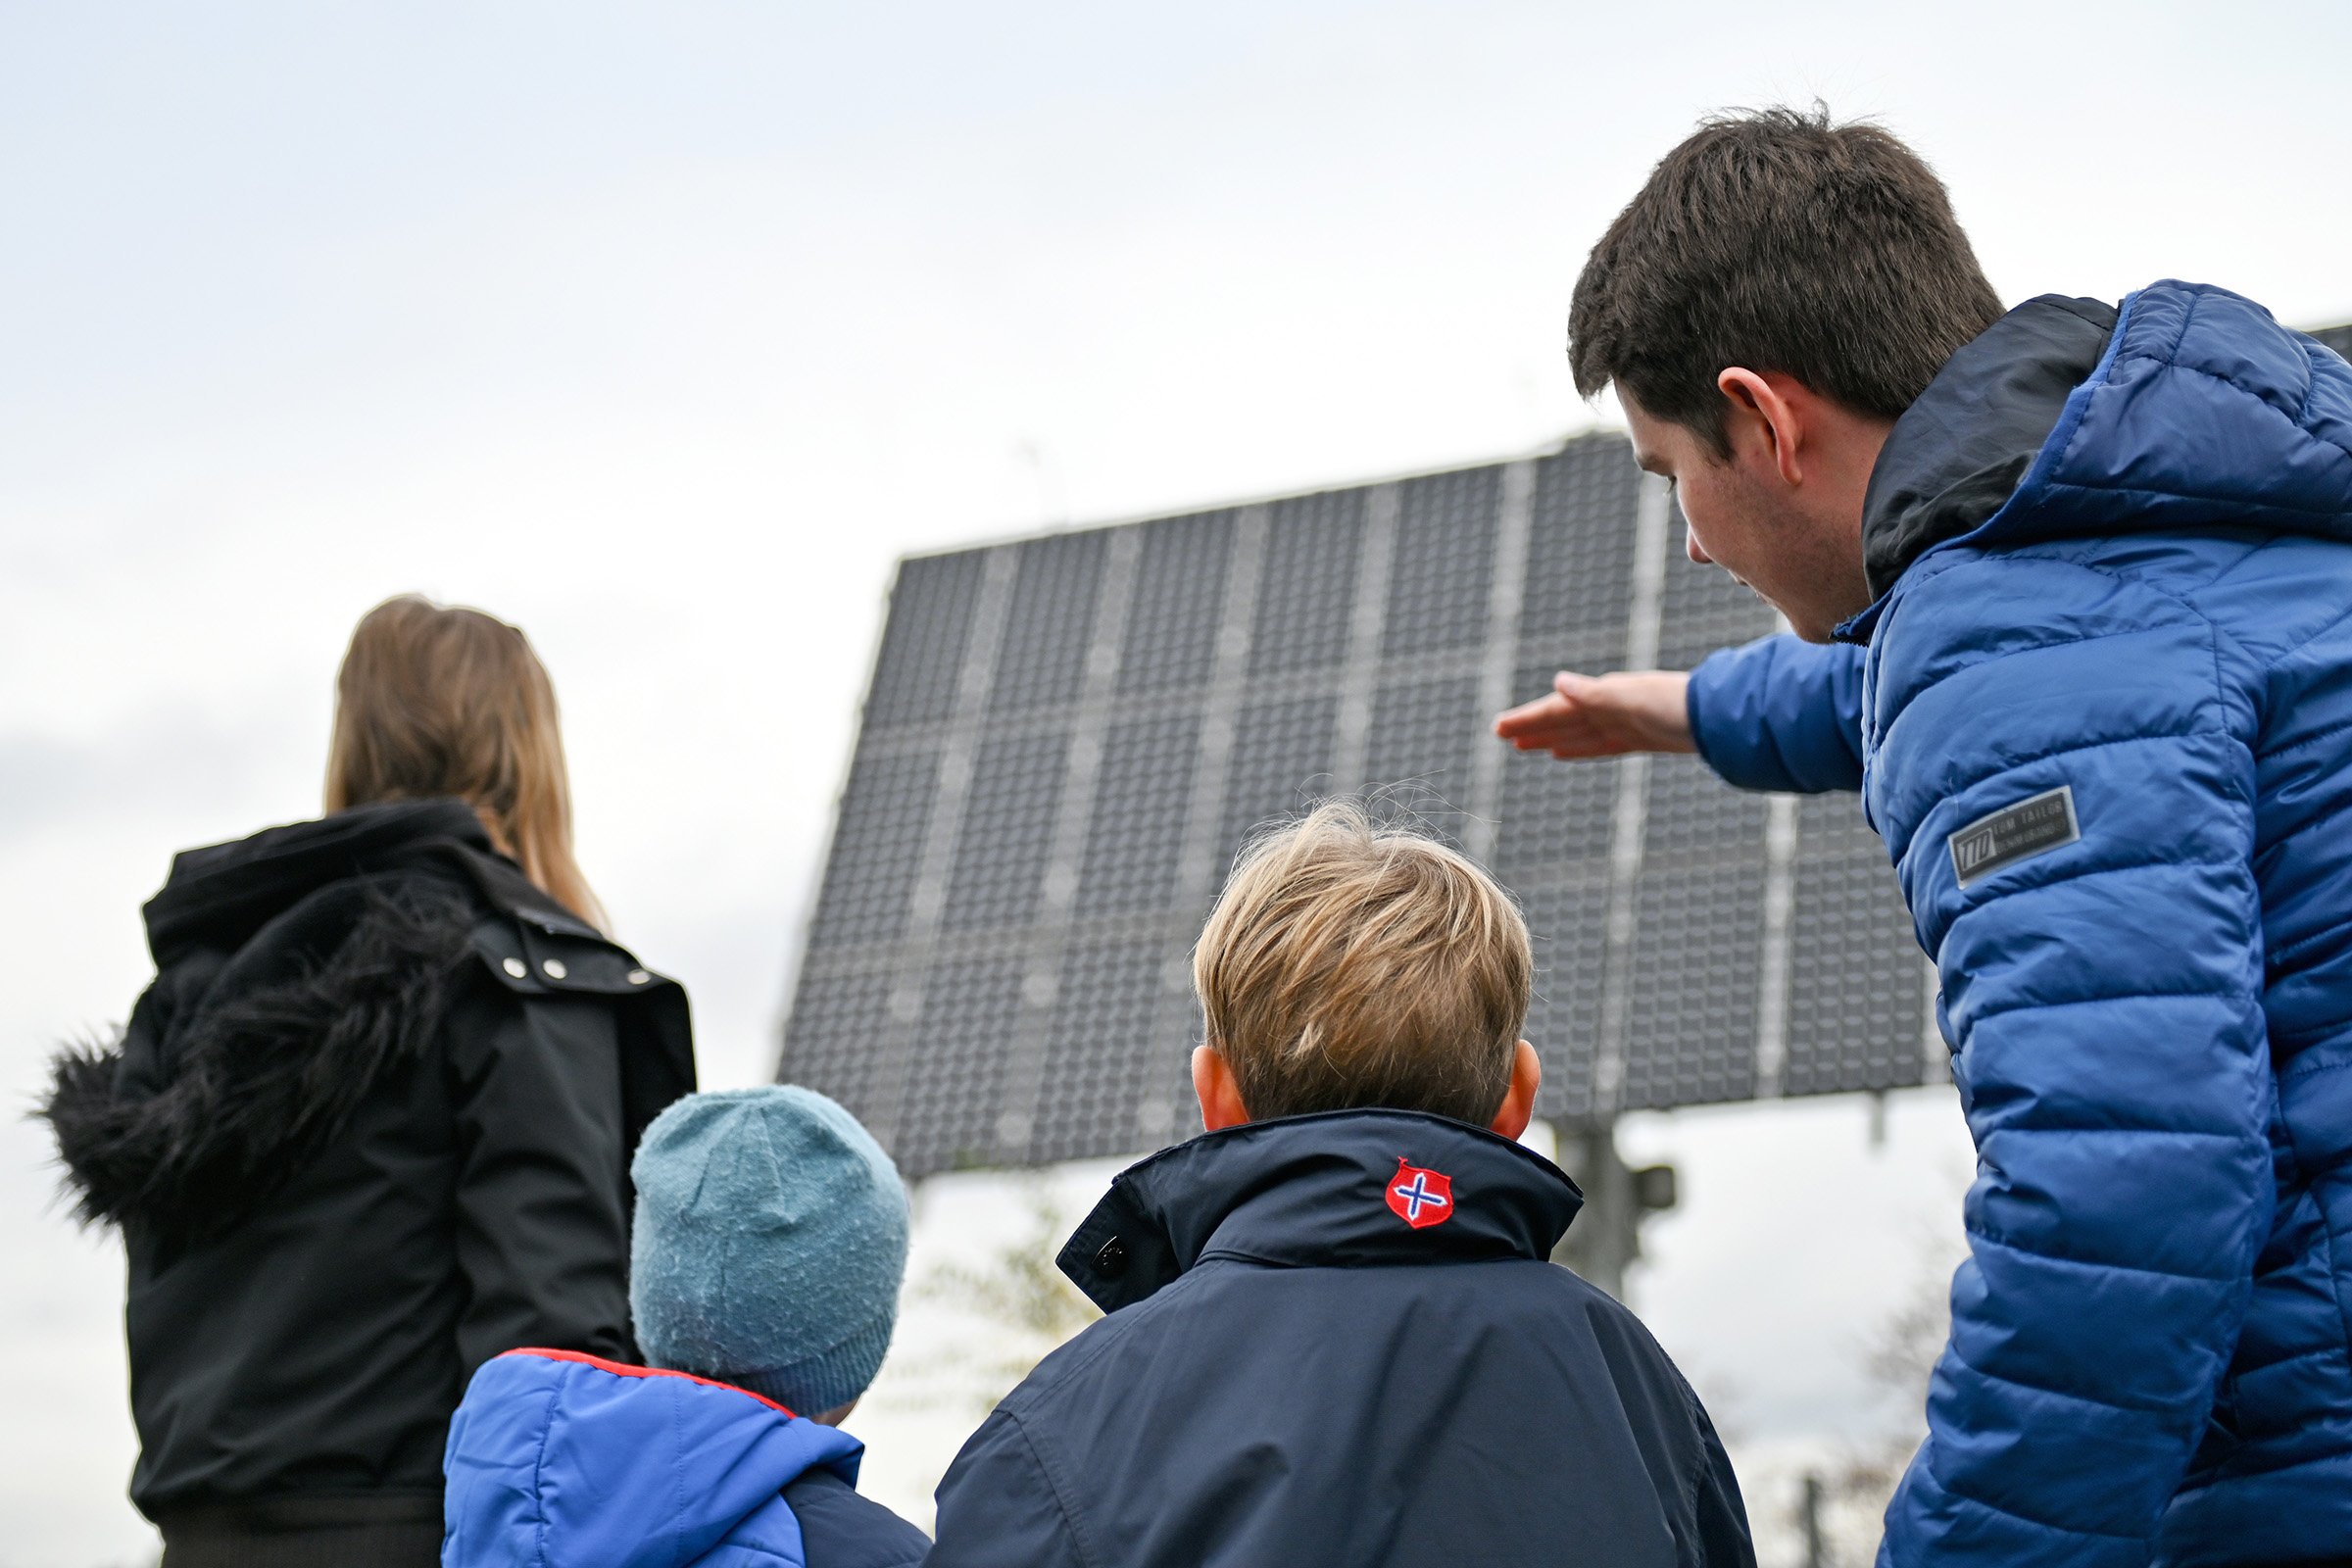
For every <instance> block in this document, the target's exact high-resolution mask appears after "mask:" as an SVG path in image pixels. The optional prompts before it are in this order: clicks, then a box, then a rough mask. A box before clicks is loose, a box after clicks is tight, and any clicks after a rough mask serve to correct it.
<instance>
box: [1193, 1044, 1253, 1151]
mask: <svg viewBox="0 0 2352 1568" xmlns="http://www.w3.org/2000/svg"><path fill="white" fill-rule="evenodd" d="M1193 1094H1194V1095H1195V1096H1196V1097H1197V1098H1198V1099H1199V1100H1200V1102H1201V1126H1202V1127H1203V1128H1205V1129H1206V1130H1207V1131H1209V1132H1212V1133H1221V1132H1223V1131H1224V1130H1225V1129H1226V1128H1228V1127H1239V1126H1240V1125H1241V1124H1242V1123H1244V1122H1246V1121H1248V1120H1249V1119H1250V1112H1249V1111H1248V1110H1247V1109H1245V1108H1244V1107H1243V1105H1242V1086H1241V1083H1240V1081H1239V1080H1238V1079H1236V1078H1235V1077H1234V1076H1233V1065H1232V1063H1230V1062H1228V1061H1227V1060H1226V1059H1225V1058H1224V1057H1223V1056H1222V1055H1220V1054H1218V1053H1217V1050H1216V1048H1215V1047H1214V1046H1195V1047H1194V1048H1193Z"/></svg>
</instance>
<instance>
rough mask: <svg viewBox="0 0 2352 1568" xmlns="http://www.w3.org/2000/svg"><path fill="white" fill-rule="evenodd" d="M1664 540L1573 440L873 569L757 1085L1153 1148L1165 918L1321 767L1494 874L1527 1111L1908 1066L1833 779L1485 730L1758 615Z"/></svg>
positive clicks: (1087, 1151) (1923, 1023)
mask: <svg viewBox="0 0 2352 1568" xmlns="http://www.w3.org/2000/svg"><path fill="white" fill-rule="evenodd" d="M1681 542H1682V540H1681V527H1680V522H1679V518H1677V517H1676V516H1675V515H1673V513H1672V510H1671V502H1670V501H1669V500H1668V498H1667V497H1666V495H1665V493H1664V491H1663V490H1662V488H1659V487H1657V486H1656V485H1655V483H1654V481H1645V480H1644V479H1643V478H1642V475H1641V474H1640V473H1639V472H1638V471H1637V470H1636V468H1635V466H1634V465H1633V462H1632V458H1631V456H1630V453H1629V450H1628V448H1627V444H1626V442H1625V440H1624V439H1623V438H1622V437H1621V436H1617V435H1613V434H1606V433H1603V434H1595V435H1591V436H1586V437H1582V438H1579V439H1577V440H1574V441H1570V442H1568V443H1567V444H1566V445H1564V446H1562V447H1560V448H1558V449H1557V450H1554V451H1551V452H1547V453H1544V454H1543V455H1540V456H1538V457H1534V458H1528V459H1521V460H1517V461H1514V462H1508V463H1498V464H1487V465H1483V466H1474V467H1466V468H1459V469H1454V470H1451V471H1448V472H1444V473H1434V474H1426V475H1421V476H1418V477H1413V478H1406V479H1400V480H1391V481H1384V482H1381V483H1377V484H1367V485H1355V486H1348V487H1345V488H1339V489H1332V490H1325V491H1319V492H1316V493H1314V494H1311V495H1302V496H1292V497H1286V498H1283V499H1280V500H1275V501H1270V502H1263V503H1256V504H1252V505H1248V506H1240V507H1229V508H1221V509H1217V510H1214V511H1207V512H1199V513H1192V514H1187V515H1178V516H1166V517H1155V518H1152V519H1149V520H1146V521H1141V522H1132V523H1124V524H1119V525H1116V526H1111V527H1102V528H1089V529H1079V530H1074V531H1070V532H1066V533H1059V534H1054V535H1051V536H1047V537H1043V538H1035V539H1029V540H1023V541H1017V542H1013V543H1007V544H999V545H990V546H985V547H981V548H977V549H971V550H962V551H956V552H953V553H950V554H945V555H933V556H921V557H915V558H911V559H909V560H907V561H906V562H903V563H902V564H900V567H899V571H898V576H897V580H896V582H895V584H894V585H893V588H892V592H891V603H890V614H889V619H888V623H887V625H886V626H885V628H884V631H883V634H882V643H881V648H880V651H879V653H878V655H877V657H876V659H875V663H874V672H873V677H872V684H871V688H870V690H869V691H868V693H867V695H866V701H865V708H864V714H863V721H862V724H861V727H860V731H859V734H858V744H857V750H856V754H855V756H854V758H853V759H852V760H851V764H850V770H849V777H848V782H847V784H846V786H845V787H844V789H843V792H842V796H841V800H840V804H839V807H838V810H837V814H836V818H835V824H834V832H833V841H832V846H831V850H830V852H829V854H828V857H827V860H826V865H825V871H824V879H823V884H822V887H821V889H820V891H819V893H818V897H817V900H816V903H815V907H814V911H813V914H812V916H811V918H810V920H809V929H808V932H807V937H806V943H805V947H804V951H803V955H802V958H801V963H800V967H799V971H798V974H799V978H798V981H797V989H796V994H795V997H794V1002H793V1007H792V1012H791V1017H790V1020H789V1022H788V1023H787V1025H786V1027H785V1033H784V1048H783V1054H782V1058H781V1062H780V1067H779V1073H780V1076H781V1077H783V1078H785V1079H788V1080H791V1081H794V1082H798V1083H805V1084H808V1085H809V1086H810V1087H812V1088H816V1089H819V1090H822V1091H824V1092H825V1093H827V1094H830V1095H832V1096H834V1097H835V1098H836V1099H838V1100H840V1101H842V1102H843V1103H845V1104H847V1105H848V1106H849V1107H850V1108H851V1109H852V1110H853V1111H855V1112H857V1113H858V1115H859V1116H860V1117H861V1118H863V1119H864V1120H865V1122H866V1123H867V1125H868V1126H870V1127H872V1128H873V1130H874V1132H875V1133H876V1135H877V1136H878V1137H880V1138H881V1139H882V1141H883V1142H884V1143H885V1144H886V1145H887V1146H888V1147H889V1148H890V1149H891V1151H892V1152H893V1153H894V1154H895V1155H896V1156H897V1158H898V1160H899V1163H900V1165H901V1167H902V1168H903V1169H904V1170H906V1172H907V1174H908V1175H910V1176H921V1175H924V1174H927V1173H929V1172H932V1171H937V1170H943V1169H951V1168H956V1167H962V1166H975V1165H1006V1164H1016V1165H1017V1164H1030V1163H1040V1162H1046V1161H1051V1160H1058V1159H1069V1158H1077V1157H1082V1156H1087V1155H1098V1154H1110V1153H1122V1152H1130V1151H1134V1150H1138V1149H1144V1148H1150V1147H1153V1146H1156V1145H1158V1144H1160V1143H1163V1142H1165V1141H1168V1140H1170V1139H1173V1138H1177V1137H1181V1136H1183V1135H1184V1134H1185V1133H1186V1132H1188V1131H1190V1130H1192V1129H1193V1128H1194V1127H1196V1126H1197V1125H1198V1123H1197V1120H1196V1119H1195V1116H1194V1113H1193V1111H1192V1108H1191V1104H1190V1099H1189V1089H1188V1080H1187V1076H1186V1071H1187V1069H1186V1054H1187V1052H1188V1050H1189V1048H1190V1047H1191V1046H1192V1045H1193V1044H1195V1043H1196V1042H1197V1041H1198V1039H1199V1037H1200V1021H1199V1014H1198V1011H1197V1007H1196V1005H1195V1004H1194V1002H1193V1000H1192V997H1191V994H1190V991H1189V986H1188V978H1189V971H1188V967H1187V955H1188V953H1189V950H1190V948H1191V944H1192V941H1193V938H1194V936H1195V934H1196V933H1197V932H1198V931H1199V929H1200V925H1201V919H1202V918H1203V917H1204V915H1205V914H1206V912H1207V909H1208V907H1209V905H1210V903H1211V902H1212V901H1213V900H1214V898H1215V895H1216V891H1217V887H1218V885H1219V883H1220V881H1221V880H1222V877H1223V875H1224V872H1225V870H1226V868H1227V867H1228V866H1229V865H1230V864H1231V862H1232V859H1233V857H1234V855H1235V854H1236V852H1237V851H1238V850H1239V849H1240V847H1241V846H1242V845H1243V843H1244V842H1246V840H1247V838H1248V836H1249V834H1250V832H1251V831H1253V830H1254V829H1257V828H1259V827H1261V826H1263V825H1264V824H1266V823H1268V822H1270V821H1274V820H1278V819H1280V818H1282V817H1285V816H1288V815H1291V814H1294V813H1296V812H1298V811H1299V810H1300V809H1303V808H1304V807H1306V806H1308V805H1310V804H1312V802H1313V801H1315V800H1316V799H1318V798H1319V797H1322V796H1324V795H1328V794H1331V793H1334V792H1342V791H1346V792H1359V791H1377V792H1379V793H1380V794H1381V796H1382V798H1383V799H1384V800H1385V801H1387V802H1389V803H1391V809H1395V810H1397V811H1398V812H1400V813H1403V812H1410V813H1413V814H1415V815H1417V816H1418V818H1419V819H1420V820H1421V821H1422V822H1423V823H1424V824H1425V825H1426V826H1427V827H1428V828H1429V830H1430V831H1432V832H1434V833H1436V834H1438V835H1439V836H1441V837H1443V838H1445V839H1446V840H1447V841H1448V842H1451V843H1454V844H1456V845H1458V846H1460V847H1462V848H1463V849H1465V850H1467V851H1468V852H1469V853H1470V854H1472V855H1473V856H1475V857H1477V858H1480V859H1481V860H1482V861H1483V862H1485V863H1486V864H1488V865H1489V866H1491V867H1492V868H1493V869H1494V870H1495V874H1496V875H1497V876H1498V877H1500V878H1501V879H1502V880H1503V882H1504V883H1505V884H1506V885H1508V886H1509V887H1510V888H1511V889H1512V890H1513V892H1514V893H1515V894H1516V895H1517V896H1518V897H1519V899H1520V900H1521V902H1522V904H1523V905H1524V907H1525V908H1526V910H1527V914H1528V922H1529V926H1530V928H1531V930H1532V931H1533V933H1534V935H1535V938H1536V948H1537V962H1538V977H1537V983H1536V990H1537V996H1536V1002H1535V1005H1534V1009H1533V1012H1532V1013H1531V1016H1530V1019H1529V1024H1528V1030H1529V1037H1530V1038H1531V1039H1532V1040H1534V1041H1535V1043H1536V1045H1537V1047H1538V1049H1539V1050H1540V1051H1541V1052H1542V1053H1543V1055H1544V1071H1545V1083H1544V1094H1543V1097H1542V1100H1541V1102H1540V1104H1539V1109H1540V1111H1541V1113H1542V1114H1544V1115H1545V1116H1547V1117H1550V1118H1553V1119H1555V1120H1557V1121H1560V1122H1563V1123H1567V1124H1583V1125H1590V1124H1598V1123H1602V1122H1605V1121H1607V1120H1608V1119H1609V1118H1611V1117H1612V1116H1614V1115H1615V1114H1617V1113H1618V1112H1620V1111H1623V1110H1629V1109H1636V1108H1644V1107H1665V1106H1674V1105H1687V1104H1697V1103H1714V1102H1724V1101H1736V1100H1747V1099H1752V1098H1756V1097H1759V1096H1773V1095H1798V1094H1826V1093H1833V1092H1837V1091H1842V1090H1860V1089H1887V1088H1892V1087H1896V1086H1899V1085H1905V1084H1916V1083H1919V1082H1922V1081H1923V1080H1925V1079H1927V1078H1928V1077H1930V1076H1931V1075H1934V1074H1937V1073H1939V1072H1940V1070H1941V1069H1940V1048H1939V1047H1936V1046H1934V1045H1933V1043H1932V1041H1931V1039H1930V1036H1929V1032H1928V1005H1929V997H1930V991H1929V985H1928V981H1927V970H1926V963H1925V960H1924V959H1923V958H1922V957H1921V956H1920V955H1919V952H1918V950H1917V947H1916V946H1915V944H1914V943H1913V941H1912V937H1911V932H1910V924H1909V920H1908V918H1907V916H1906V915H1905V914H1904V912H1903V908H1902V905H1901V901H1900V899H1899V898H1898V897H1897V894H1896V891H1895V887H1894V881H1893V875H1892V873H1891V871H1889V869H1888V868H1887V859H1886V854H1885V851H1884V850H1883V849H1882V848H1881V846H1880V844H1879V841H1878V839H1877V837H1876V836H1875V835H1874V834H1872V833H1871V832H1870V830H1869V829H1868V828H1867V827H1866V826H1865V825H1864V824H1863V822H1862V819H1861V813H1860V809H1859V807H1858V805H1857V804H1856V802H1855V799H1854V798H1853V797H1852V796H1828V797H1821V798H1818V799H1808V800H1804V801H1798V800H1795V799H1793V798H1780V797H1765V796H1759V795H1751V794H1743V793H1741V792H1740V791H1736V790H1733V789H1730V788H1728V787H1726V786H1725V785H1723V784H1721V783H1720V782H1719V781H1717V780H1716V779H1715V778H1714V777H1713V776H1712V775H1711V774H1709V773H1708V772H1707V771H1706V769H1705V768H1704V767H1702V766H1701V765H1700V764H1699V763H1698V762H1697V761H1696V760H1692V759H1690V758H1642V759H1629V760H1621V761H1617V762H1611V763H1598V764H1566V763H1560V762H1555V761H1553V760H1550V759H1548V758H1544V757H1539V756H1522V755H1519V754H1516V753H1513V752H1511V751H1509V750H1508V749H1507V748H1505V747H1504V746H1502V745H1501V744H1500V743H1499V742H1497V741H1495V739H1493V737H1492V735H1491V734H1490V732H1489V722H1490V720H1491V718H1492V716H1493V714H1494V713H1495V711H1498V710H1499V709H1501V708H1503V707H1505V706H1507V705H1508V704H1510V703H1513V702H1517V701H1522V700H1525V699H1526V698H1528V697H1532V696H1534V695H1537V694H1539V693H1540V692H1542V691H1543V690H1544V688H1545V686H1546V685H1547V684H1548V682H1549V679H1550V676H1551V673H1552V672H1553V671H1554V670H1556V669H1561V668H1581V669H1588V670H1598V669H1608V668H1615V667H1619V666H1622V665H1625V664H1627V663H1629V662H1630V663H1634V664H1643V663H1651V662H1655V663H1659V664H1663V665H1666V666H1668V667H1679V666H1687V665H1689V664H1690V663H1691V662H1695V661H1696V660H1697V659H1699V658H1700V657H1703V656H1704V655H1705V654H1706V653H1707V652H1708V651H1710V650H1711V649H1714V648H1717V647H1721V646H1723V645H1725V644H1729V643H1736V642H1740V641H1744V640H1746V639H1748V638H1751V637H1756V636H1760V635H1762V634H1764V633H1766V632H1769V631H1770V630H1772V628H1773V624H1774V623H1773V617H1772V614H1771V613H1770V612H1769V611H1768V610H1766V609H1765V608H1764V607H1763V606H1762V605H1761V604H1760V603H1758V602H1757V601H1756V600H1755V598H1754V597H1753V596H1752V595H1750V594H1749V593H1748V592H1747V591H1746V590H1745V589H1743V588H1741V587H1740V586H1739V585H1738V584H1737V583H1735V582H1733V581H1732V580H1731V579H1730V578H1729V577H1728V576H1726V575H1725V574H1724V573H1723V572H1721V571H1719V570H1716V569H1714V568H1712V567H1701V566H1696V565H1692V564H1691V563H1690V562H1689V561H1688V560H1687V559H1686V558H1685V557H1684V556H1683V553H1682V549H1681Z"/></svg>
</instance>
